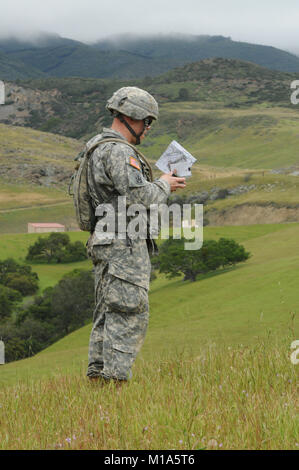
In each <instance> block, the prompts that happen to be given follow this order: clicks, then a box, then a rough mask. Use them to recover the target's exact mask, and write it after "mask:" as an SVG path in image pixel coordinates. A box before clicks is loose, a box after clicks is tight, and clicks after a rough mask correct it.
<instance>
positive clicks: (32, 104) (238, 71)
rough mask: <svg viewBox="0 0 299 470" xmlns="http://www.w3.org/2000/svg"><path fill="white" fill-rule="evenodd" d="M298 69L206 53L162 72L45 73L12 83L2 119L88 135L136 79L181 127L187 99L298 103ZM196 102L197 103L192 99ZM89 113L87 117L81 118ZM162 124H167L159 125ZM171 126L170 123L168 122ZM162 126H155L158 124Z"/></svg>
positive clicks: (216, 103)
mask: <svg viewBox="0 0 299 470" xmlns="http://www.w3.org/2000/svg"><path fill="white" fill-rule="evenodd" d="M294 79H296V74H291V73H285V72H279V71H273V70H269V69H266V68H264V67H260V66H258V65H255V64H252V63H250V62H243V61H239V60H234V59H221V58H216V59H205V60H202V61H200V62H194V63H191V64H187V65H185V66H183V67H178V68H176V69H173V70H171V71H169V72H166V73H165V74H162V75H160V76H158V77H153V78H151V77H145V78H144V79H136V80H134V81H132V80H129V79H127V80H112V79H105V80H103V79H87V78H46V79H45V78H41V79H35V80H26V81H23V82H18V84H14V83H7V86H6V91H7V98H6V104H5V105H4V106H3V105H2V106H0V122H2V123H4V124H13V125H21V126H28V127H32V128H35V129H38V130H41V131H46V132H54V133H58V134H62V135H66V136H69V137H74V138H77V139H78V138H82V137H84V138H86V137H88V136H89V135H91V134H93V133H94V132H95V129H99V128H100V127H102V126H103V125H109V124H110V122H111V119H110V116H109V114H108V113H107V112H106V110H105V104H106V101H107V98H108V97H109V96H111V95H112V93H113V92H114V91H115V90H116V89H118V88H119V87H121V86H126V85H133V84H134V85H136V86H140V87H141V88H145V89H147V90H148V91H149V92H150V93H152V94H153V95H154V96H155V97H156V98H157V100H158V101H159V103H160V105H162V106H164V105H166V104H167V103H173V106H172V107H173V108H174V109H177V116H175V121H171V123H170V122H169V119H170V118H169V117H168V118H167V120H166V121H165V122H164V123H162V121H161V124H160V122H159V123H158V127H159V128H160V131H162V129H163V132H165V133H167V132H168V131H169V128H171V129H173V130H174V132H176V133H177V124H176V122H178V121H179V113H180V108H181V107H182V104H181V103H182V102H187V103H190V105H189V109H190V112H189V114H192V113H193V111H192V109H193V110H194V109H195V108H200V107H204V108H205V109H210V110H213V109H215V108H236V109H237V108H249V107H251V106H253V105H259V106H260V105H263V106H264V105H267V106H274V105H275V106H280V107H287V108H291V109H292V112H296V111H297V109H295V108H296V107H294V106H292V105H291V104H290V83H291V81H292V80H294ZM194 102H196V105H194V104H193V103H194ZM82 116H84V119H82ZM160 126H162V128H161V127H160ZM169 126H170V127H169ZM156 127H157V126H155V128H156Z"/></svg>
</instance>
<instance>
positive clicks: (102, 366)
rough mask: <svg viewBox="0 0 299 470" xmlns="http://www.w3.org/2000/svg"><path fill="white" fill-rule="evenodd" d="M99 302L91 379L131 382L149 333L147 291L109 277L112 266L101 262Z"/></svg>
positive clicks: (91, 350) (90, 355)
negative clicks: (134, 368) (135, 365)
mask: <svg viewBox="0 0 299 470" xmlns="http://www.w3.org/2000/svg"><path fill="white" fill-rule="evenodd" d="M95 298H96V305H95V310H94V314H93V327H92V331H91V335H90V341H89V353H88V370H87V376H89V377H98V376H102V377H104V378H105V379H117V380H128V379H130V378H131V376H132V371H131V368H132V365H133V363H134V361H135V359H136V356H137V353H138V352H139V350H140V348H141V346H142V344H143V341H144V338H145V335H146V331H147V326H148V319H149V313H148V292H147V289H145V288H143V287H139V286H137V285H135V284H132V283H130V282H127V281H125V280H123V279H120V278H118V277H116V276H113V275H112V274H109V273H108V262H106V261H99V262H98V263H97V264H95Z"/></svg>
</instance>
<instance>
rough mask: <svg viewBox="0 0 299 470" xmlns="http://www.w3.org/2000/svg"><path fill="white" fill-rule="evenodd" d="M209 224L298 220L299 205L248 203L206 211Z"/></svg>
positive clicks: (270, 222) (271, 222)
mask: <svg viewBox="0 0 299 470" xmlns="http://www.w3.org/2000/svg"><path fill="white" fill-rule="evenodd" d="M206 217H207V219H208V221H209V225H215V226H217V225H253V224H280V223H286V222H299V207H276V206H270V205H269V206H259V205H248V204H244V205H242V206H236V207H231V208H228V209H224V210H223V211H213V210H210V211H207V212H206Z"/></svg>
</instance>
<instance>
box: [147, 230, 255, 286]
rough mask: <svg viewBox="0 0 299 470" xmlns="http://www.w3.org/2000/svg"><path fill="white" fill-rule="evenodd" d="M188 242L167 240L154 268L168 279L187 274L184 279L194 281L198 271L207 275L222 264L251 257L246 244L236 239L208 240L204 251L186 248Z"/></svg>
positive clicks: (202, 249)
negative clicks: (244, 245) (246, 249)
mask: <svg viewBox="0 0 299 470" xmlns="http://www.w3.org/2000/svg"><path fill="white" fill-rule="evenodd" d="M186 241H187V240H184V239H180V240H174V239H172V238H170V239H169V240H166V241H165V242H164V243H163V244H162V246H161V248H160V250H159V251H160V254H159V256H158V257H157V258H156V259H155V260H153V264H154V267H155V268H158V269H159V271H160V273H165V274H166V276H167V277H168V278H173V277H176V276H180V275H181V274H184V280H191V281H193V282H194V281H196V276H197V275H198V274H206V273H208V272H210V271H215V270H216V269H218V268H220V267H221V266H222V267H224V266H227V265H232V264H236V263H239V262H241V261H246V259H248V258H249V256H250V254H249V253H247V252H246V251H245V249H244V247H243V246H241V245H239V244H238V243H237V242H235V241H234V240H227V239H224V238H221V239H220V240H219V241H218V242H217V241H215V240H205V241H204V242H203V245H202V248H201V249H200V250H193V251H192V250H185V249H184V243H185V242H186Z"/></svg>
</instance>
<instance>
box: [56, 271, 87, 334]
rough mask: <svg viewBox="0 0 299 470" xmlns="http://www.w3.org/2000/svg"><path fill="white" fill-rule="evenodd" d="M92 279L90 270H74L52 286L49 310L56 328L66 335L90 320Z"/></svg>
mask: <svg viewBox="0 0 299 470" xmlns="http://www.w3.org/2000/svg"><path fill="white" fill-rule="evenodd" d="M93 290H94V280H93V275H92V273H91V272H90V271H80V270H75V271H73V272H72V273H70V274H67V275H66V276H64V277H63V278H62V279H61V281H60V282H59V283H58V284H57V285H56V286H55V287H54V289H53V291H52V296H51V312H52V315H53V317H55V320H54V321H55V323H56V325H57V328H58V329H59V330H61V331H63V333H64V334H65V335H66V334H68V333H70V332H71V331H73V330H75V329H76V328H79V326H82V325H84V324H85V322H86V320H88V321H90V320H91V317H92V310H93V307H94V297H93V296H94V291H93Z"/></svg>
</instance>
